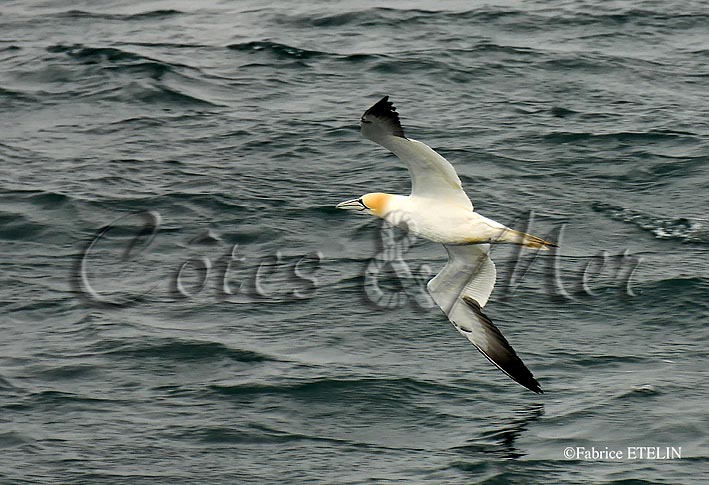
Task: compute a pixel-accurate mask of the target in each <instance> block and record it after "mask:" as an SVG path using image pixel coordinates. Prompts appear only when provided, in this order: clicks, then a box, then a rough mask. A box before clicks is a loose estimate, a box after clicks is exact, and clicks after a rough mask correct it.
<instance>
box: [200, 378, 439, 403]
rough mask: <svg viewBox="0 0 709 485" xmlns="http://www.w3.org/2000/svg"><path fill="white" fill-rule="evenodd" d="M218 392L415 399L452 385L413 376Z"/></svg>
mask: <svg viewBox="0 0 709 485" xmlns="http://www.w3.org/2000/svg"><path fill="white" fill-rule="evenodd" d="M210 388H211V389H212V390H214V391H215V392H217V393H219V394H224V395H229V396H245V395H252V394H288V395H293V396H300V397H303V398H306V399H308V400H314V401H318V400H327V401H330V400H333V399H356V400H358V401H376V402H378V403H381V402H383V401H392V400H395V401H400V400H401V399H412V400H416V399H419V397H420V396H421V395H422V394H435V395H440V393H442V392H443V393H450V392H452V391H453V390H452V389H451V388H450V386H444V385H441V384H433V383H429V382H425V381H421V380H418V379H414V378H389V379H384V378H382V379H377V378H358V379H356V378H353V379H344V378H342V379H341V378H321V379H314V380H307V381H297V382H284V383H282V384H255V383H250V384H231V385H230V384H214V385H212V386H210Z"/></svg>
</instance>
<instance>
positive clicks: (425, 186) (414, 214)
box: [337, 96, 556, 394]
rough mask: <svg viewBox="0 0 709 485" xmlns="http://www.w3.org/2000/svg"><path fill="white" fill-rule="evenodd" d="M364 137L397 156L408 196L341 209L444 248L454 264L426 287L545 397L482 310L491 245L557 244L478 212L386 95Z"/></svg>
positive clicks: (370, 198) (489, 283)
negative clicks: (408, 180)
mask: <svg viewBox="0 0 709 485" xmlns="http://www.w3.org/2000/svg"><path fill="white" fill-rule="evenodd" d="M360 128H361V132H362V135H363V136H364V137H365V138H367V139H369V140H371V141H373V142H375V143H377V144H379V145H381V146H383V147H384V148H386V149H387V150H389V151H391V152H392V153H394V155H396V156H397V157H399V159H400V160H401V161H402V162H404V164H405V165H406V168H408V171H409V175H410V176H411V194H410V195H406V196H405V195H392V194H384V193H378V192H376V193H369V194H365V195H363V196H361V197H358V198H356V199H352V200H348V201H345V202H342V203H340V204H338V205H337V208H338V209H348V210H355V211H360V212H364V213H366V214H371V215H374V216H377V217H380V218H382V219H384V220H386V221H388V222H389V223H391V224H392V225H394V226H397V227H400V228H402V229H404V230H406V231H409V232H412V233H413V234H416V235H418V236H421V237H423V238H426V239H429V240H431V241H434V242H438V243H441V244H443V246H444V247H445V249H446V251H447V252H448V262H447V263H446V265H445V266H444V268H443V269H442V270H441V272H440V273H438V274H437V275H436V276H435V277H434V278H432V279H431V280H430V281H429V282H428V284H427V288H428V291H429V293H430V294H431V296H432V297H433V301H435V302H436V304H437V305H438V306H439V307H440V308H441V310H443V312H444V313H445V314H446V315H447V316H448V319H449V320H450V322H451V323H452V324H453V326H455V328H456V329H458V331H459V332H460V333H461V334H463V335H464V336H465V337H467V339H468V340H469V341H470V342H471V343H472V344H473V345H474V346H475V347H476V348H477V349H478V350H479V351H480V353H482V354H483V355H484V356H485V357H487V359H488V360H489V361H490V362H492V363H493V364H494V365H495V366H497V367H498V368H499V369H500V370H501V371H502V372H504V373H505V374H507V376H509V377H510V378H511V379H512V380H514V381H516V382H518V383H519V384H521V385H523V386H524V387H526V388H527V389H529V390H531V391H534V392H536V393H538V394H541V393H542V392H543V391H542V388H541V387H540V386H539V383H538V382H537V380H536V379H535V378H534V376H533V375H532V373H531V372H530V371H529V369H528V368H527V366H525V365H524V363H523V362H522V360H521V359H520V358H519V357H518V356H517V353H516V352H515V350H514V349H513V348H512V346H511V345H510V344H509V342H507V339H505V337H504V336H503V335H502V333H501V332H500V330H498V328H497V327H496V326H495V325H494V324H493V323H492V321H491V320H490V319H489V318H488V317H487V316H486V315H485V314H484V313H483V308H484V307H485V304H486V303H487V301H488V298H490V293H492V289H493V287H494V286H495V278H496V270H495V264H494V263H493V262H492V260H491V259H490V256H489V251H490V244H492V243H512V244H521V245H523V246H526V247H530V248H535V249H548V248H549V247H556V244H554V243H551V242H549V241H545V240H543V239H541V238H538V237H536V236H533V235H531V234H526V233H523V232H519V231H515V230H514V229H510V228H509V227H506V226H504V225H503V224H500V223H499V222H495V221H493V220H492V219H488V218H487V217H484V216H482V215H480V214H478V213H477V212H475V211H474V208H473V204H472V203H471V202H470V199H469V198H468V196H467V195H466V193H465V191H463V187H462V185H461V182H460V178H458V175H457V174H456V172H455V169H454V168H453V166H452V165H451V164H450V163H449V162H448V161H447V160H446V159H445V158H443V157H442V156H441V155H439V154H438V153H436V152H435V151H434V150H433V149H432V148H431V147H429V146H428V145H426V144H424V143H421V142H420V141H416V140H414V139H412V138H407V137H406V135H405V134H404V130H403V128H402V127H401V123H400V121H399V114H398V113H397V112H396V108H395V107H394V105H393V103H391V102H390V101H389V97H388V96H385V97H384V98H382V99H381V100H380V101H379V102H378V103H376V104H375V105H374V106H372V107H371V108H369V109H368V110H367V111H365V112H364V114H363V115H362V119H361V120H360Z"/></svg>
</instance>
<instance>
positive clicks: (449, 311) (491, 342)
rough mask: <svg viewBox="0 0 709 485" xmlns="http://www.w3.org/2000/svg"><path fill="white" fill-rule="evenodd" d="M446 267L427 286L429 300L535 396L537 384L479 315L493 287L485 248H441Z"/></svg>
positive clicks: (493, 361)
mask: <svg viewBox="0 0 709 485" xmlns="http://www.w3.org/2000/svg"><path fill="white" fill-rule="evenodd" d="M445 248H446V251H448V263H447V264H446V266H445V267H444V268H443V270H442V271H441V272H440V273H439V274H438V275H437V276H436V277H435V278H433V279H432V280H431V281H429V283H428V291H429V292H430V293H431V296H432V297H433V300H434V301H435V302H436V304H437V305H438V306H439V307H441V309H442V310H443V311H444V312H445V314H446V315H447V316H448V319H449V320H450V321H451V323H452V324H453V325H454V326H455V328H456V329H457V330H458V331H459V332H460V333H461V334H463V335H465V337H466V338H467V339H468V340H469V341H470V342H471V343H472V344H473V345H474V346H475V347H476V348H477V349H478V350H479V351H480V353H481V354H483V355H484V356H485V357H486V358H487V359H488V360H489V361H490V362H492V363H493V364H494V365H496V366H497V368H498V369H500V370H501V371H502V372H504V373H505V374H507V375H508V376H509V377H510V378H511V379H512V380H514V381H515V382H518V383H519V384H521V385H523V386H524V387H526V388H527V389H529V390H531V391H534V392H536V393H542V392H543V391H542V389H541V387H540V386H539V383H538V382H537V380H536V379H535V378H534V376H533V375H532V373H531V372H530V371H529V369H528V368H527V367H526V366H525V365H524V362H522V359H520V358H519V357H518V356H517V353H516V352H515V350H514V349H513V348H512V346H511V345H510V344H509V342H508V341H507V339H505V337H504V336H503V335H502V333H501V332H500V330H499V329H498V328H497V327H496V326H495V325H494V324H493V323H492V321H491V320H490V319H489V318H488V317H487V315H485V314H484V313H483V311H482V307H483V306H485V303H487V300H488V298H489V297H490V293H491V292H492V288H493V287H494V285H495V276H496V271H495V264H494V263H493V262H492V260H491V259H490V258H489V256H488V251H489V245H487V244H479V245H470V246H450V245H447V246H445Z"/></svg>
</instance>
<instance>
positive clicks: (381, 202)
mask: <svg viewBox="0 0 709 485" xmlns="http://www.w3.org/2000/svg"><path fill="white" fill-rule="evenodd" d="M393 197H394V196H393V195H391V194H382V193H380V192H375V193H373V194H364V195H363V196H362V197H360V198H359V199H352V200H346V201H345V202H340V203H339V204H337V208H338V209H347V210H356V211H360V212H365V213H367V214H372V215H373V216H377V217H384V216H385V215H386V213H387V206H388V205H389V203H390V202H391V200H392V198H393Z"/></svg>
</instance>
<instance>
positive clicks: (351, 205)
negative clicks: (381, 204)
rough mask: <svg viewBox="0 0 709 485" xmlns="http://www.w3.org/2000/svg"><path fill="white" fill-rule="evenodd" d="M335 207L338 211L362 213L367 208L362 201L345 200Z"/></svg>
mask: <svg viewBox="0 0 709 485" xmlns="http://www.w3.org/2000/svg"><path fill="white" fill-rule="evenodd" d="M335 207H337V208H338V209H347V210H351V211H363V210H364V209H366V208H367V206H366V205H364V203H363V202H362V199H352V200H346V201H344V202H340V203H339V204H337V205H336V206H335Z"/></svg>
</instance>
